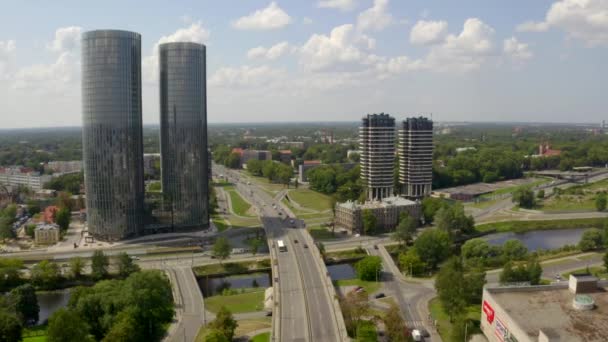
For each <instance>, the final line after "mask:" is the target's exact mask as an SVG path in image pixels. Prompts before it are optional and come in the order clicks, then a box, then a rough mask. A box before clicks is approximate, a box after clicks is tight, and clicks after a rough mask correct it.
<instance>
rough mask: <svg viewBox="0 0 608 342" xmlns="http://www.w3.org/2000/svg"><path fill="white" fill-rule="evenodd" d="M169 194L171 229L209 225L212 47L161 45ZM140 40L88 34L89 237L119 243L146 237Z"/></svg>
mask: <svg viewBox="0 0 608 342" xmlns="http://www.w3.org/2000/svg"><path fill="white" fill-rule="evenodd" d="M158 57H159V59H158V60H159V70H160V74H159V80H160V144H161V172H162V191H163V197H164V199H166V200H167V202H168V203H169V206H170V208H169V209H168V210H170V211H171V224H170V225H171V228H173V229H175V230H180V229H196V228H207V227H208V226H209V209H208V208H209V205H208V204H209V196H208V194H209V188H208V187H209V183H208V180H209V165H208V162H209V161H208V151H207V85H206V83H207V82H206V79H207V77H206V52H205V46H204V45H201V44H195V43H166V44H161V45H160V46H159V56H158ZM141 61H142V56H141V35H140V34H138V33H134V32H127V31H116V30H97V31H89V32H86V33H84V35H83V37H82V122H83V133H82V140H83V157H84V175H85V188H86V204H87V221H88V229H89V233H90V234H92V235H93V236H95V237H96V238H98V239H102V240H120V239H123V238H127V237H131V236H137V235H141V234H143V233H144V230H145V227H144V223H145V217H146V215H145V214H144V213H145V212H146V208H145V206H144V192H145V186H144V170H143V132H142V71H141Z"/></svg>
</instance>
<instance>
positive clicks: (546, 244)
mask: <svg viewBox="0 0 608 342" xmlns="http://www.w3.org/2000/svg"><path fill="white" fill-rule="evenodd" d="M589 229H590V228H573V229H552V230H533V231H528V232H524V233H494V234H490V235H486V236H484V239H485V240H486V241H488V243H489V244H490V245H498V246H500V245H502V244H503V243H505V241H507V240H512V239H515V240H519V241H521V242H522V243H523V244H524V246H526V247H527V248H528V250H529V251H536V250H539V249H545V250H546V249H557V248H561V247H563V246H565V245H576V244H578V242H579V241H580V240H581V236H582V235H583V233H584V232H585V231H586V230H589Z"/></svg>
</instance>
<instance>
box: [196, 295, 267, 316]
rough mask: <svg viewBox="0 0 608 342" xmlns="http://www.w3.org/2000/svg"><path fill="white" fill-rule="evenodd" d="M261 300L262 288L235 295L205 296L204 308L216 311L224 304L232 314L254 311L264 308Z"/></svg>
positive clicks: (262, 299) (262, 296)
mask: <svg viewBox="0 0 608 342" xmlns="http://www.w3.org/2000/svg"><path fill="white" fill-rule="evenodd" d="M263 301H264V289H255V291H251V292H245V293H239V294H235V295H229V296H222V295H217V296H211V297H207V298H205V308H206V309H207V310H209V311H211V312H214V313H215V312H218V311H219V310H220V308H221V307H222V306H225V307H226V308H227V309H228V310H230V312H232V313H233V314H234V313H244V312H255V311H261V310H263V309H264V303H263Z"/></svg>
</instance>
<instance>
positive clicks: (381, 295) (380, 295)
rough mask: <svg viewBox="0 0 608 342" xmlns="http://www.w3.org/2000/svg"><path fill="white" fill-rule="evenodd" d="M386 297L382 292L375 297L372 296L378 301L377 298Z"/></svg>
mask: <svg viewBox="0 0 608 342" xmlns="http://www.w3.org/2000/svg"><path fill="white" fill-rule="evenodd" d="M384 297H386V295H385V294H384V293H383V292H380V293H378V294H377V295H375V296H374V298H376V299H379V298H384Z"/></svg>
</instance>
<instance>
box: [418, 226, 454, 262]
mask: <svg viewBox="0 0 608 342" xmlns="http://www.w3.org/2000/svg"><path fill="white" fill-rule="evenodd" d="M450 247H451V242H450V237H449V235H448V233H447V232H445V231H442V230H439V229H427V230H425V231H424V232H422V234H420V235H419V236H418V238H417V239H416V241H414V248H415V249H416V252H417V253H418V255H419V256H420V259H422V261H423V262H425V263H426V264H427V265H428V266H429V267H430V268H432V269H435V268H436V267H437V265H438V264H439V263H440V262H442V261H443V260H445V259H446V258H447V257H448V256H449V255H450Z"/></svg>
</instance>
